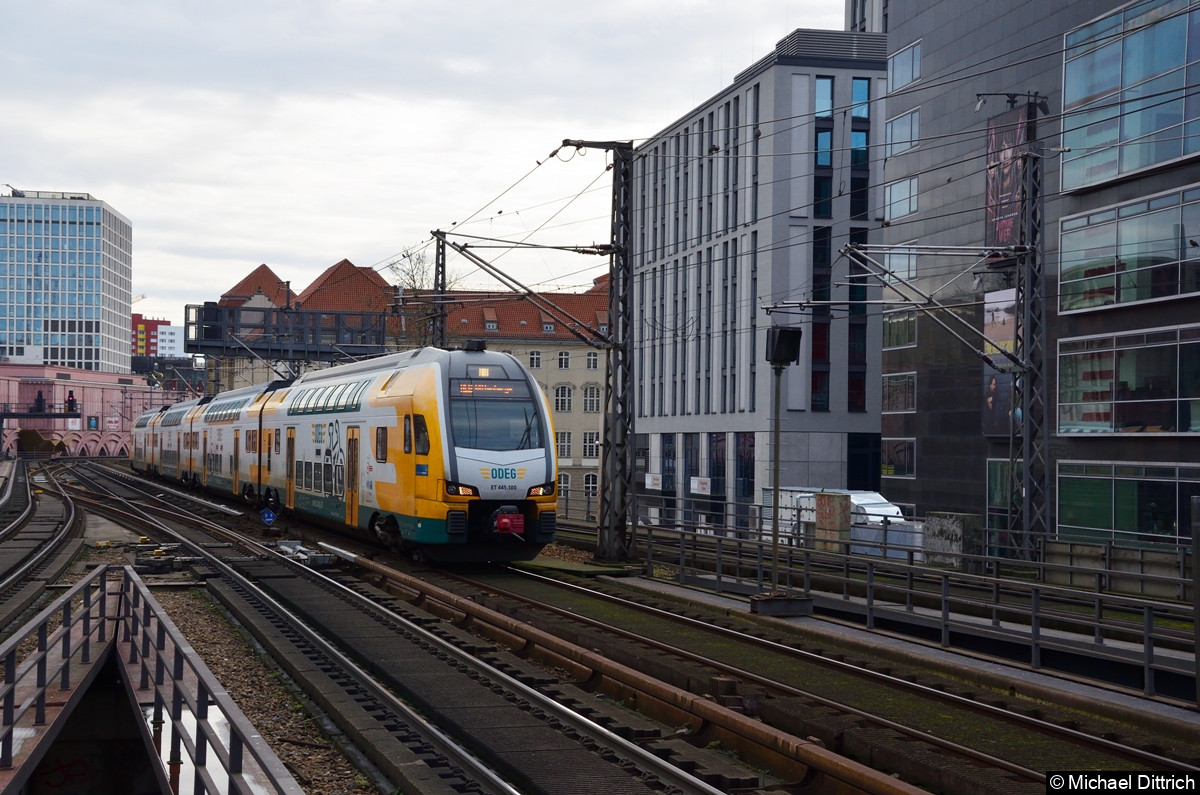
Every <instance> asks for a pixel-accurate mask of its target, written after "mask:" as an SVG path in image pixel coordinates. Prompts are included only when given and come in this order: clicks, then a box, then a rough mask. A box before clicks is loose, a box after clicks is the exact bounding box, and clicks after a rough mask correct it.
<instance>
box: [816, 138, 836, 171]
mask: <svg viewBox="0 0 1200 795" xmlns="http://www.w3.org/2000/svg"><path fill="white" fill-rule="evenodd" d="M816 136H817V137H816V145H815V146H814V147H813V152H814V157H815V160H814V161H813V165H815V166H817V167H818V168H820V167H822V166H823V167H825V168H830V167H832V166H833V130H821V129H818V130H817V133H816Z"/></svg>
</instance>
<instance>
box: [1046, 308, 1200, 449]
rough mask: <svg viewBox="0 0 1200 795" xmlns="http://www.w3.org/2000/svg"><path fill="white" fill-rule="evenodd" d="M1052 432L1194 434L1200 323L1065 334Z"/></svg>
mask: <svg viewBox="0 0 1200 795" xmlns="http://www.w3.org/2000/svg"><path fill="white" fill-rule="evenodd" d="M1058 432H1059V433H1200V326H1188V327H1185V328H1181V329H1169V330H1158V331H1148V332H1144V333H1133V334H1122V335H1119V336H1116V337H1107V336H1106V337H1089V338H1075V339H1066V340H1062V341H1060V342H1059V354H1058Z"/></svg>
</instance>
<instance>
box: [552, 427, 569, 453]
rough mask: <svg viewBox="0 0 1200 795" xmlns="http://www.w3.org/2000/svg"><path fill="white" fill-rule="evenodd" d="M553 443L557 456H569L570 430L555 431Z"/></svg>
mask: <svg viewBox="0 0 1200 795" xmlns="http://www.w3.org/2000/svg"><path fill="white" fill-rule="evenodd" d="M554 444H555V447H556V448H557V450H558V457H559V458H570V457H571V432H570V431H555V432H554Z"/></svg>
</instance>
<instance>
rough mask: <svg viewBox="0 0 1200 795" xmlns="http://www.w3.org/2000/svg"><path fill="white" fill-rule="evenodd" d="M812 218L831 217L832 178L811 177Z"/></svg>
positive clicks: (825, 176)
mask: <svg viewBox="0 0 1200 795" xmlns="http://www.w3.org/2000/svg"><path fill="white" fill-rule="evenodd" d="M813 217H814V218H832V217H833V177H832V176H828V175H818V176H815V177H813Z"/></svg>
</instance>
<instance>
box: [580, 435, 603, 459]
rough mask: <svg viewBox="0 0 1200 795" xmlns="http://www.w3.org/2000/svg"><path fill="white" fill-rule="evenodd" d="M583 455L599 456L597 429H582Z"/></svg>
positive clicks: (588, 456)
mask: <svg viewBox="0 0 1200 795" xmlns="http://www.w3.org/2000/svg"><path fill="white" fill-rule="evenodd" d="M583 457H584V458H599V457H600V432H599V431H584V432H583Z"/></svg>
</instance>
